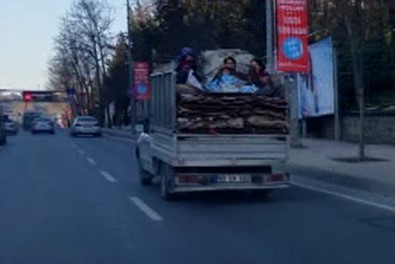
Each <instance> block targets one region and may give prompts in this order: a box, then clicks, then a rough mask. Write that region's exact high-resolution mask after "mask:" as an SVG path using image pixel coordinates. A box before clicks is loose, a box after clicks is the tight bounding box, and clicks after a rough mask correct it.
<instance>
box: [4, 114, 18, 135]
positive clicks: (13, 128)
mask: <svg viewBox="0 0 395 264" xmlns="http://www.w3.org/2000/svg"><path fill="white" fill-rule="evenodd" d="M3 120H4V127H5V131H6V133H7V134H8V135H16V134H18V129H19V126H18V123H17V122H15V121H14V120H12V119H11V118H9V117H8V116H4V117H3Z"/></svg>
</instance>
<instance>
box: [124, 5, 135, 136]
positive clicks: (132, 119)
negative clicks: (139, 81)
mask: <svg viewBox="0 0 395 264" xmlns="http://www.w3.org/2000/svg"><path fill="white" fill-rule="evenodd" d="M126 12H127V24H128V25H127V30H128V32H127V37H128V64H129V67H128V68H129V78H128V79H129V91H132V92H131V114H130V122H131V125H132V134H135V129H134V127H135V123H136V98H135V96H134V89H133V54H132V48H133V40H132V17H131V16H132V14H131V12H130V1H129V0H126Z"/></svg>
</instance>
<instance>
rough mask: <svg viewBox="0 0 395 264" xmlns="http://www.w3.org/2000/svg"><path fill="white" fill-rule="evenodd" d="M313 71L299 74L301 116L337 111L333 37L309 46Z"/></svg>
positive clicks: (313, 115)
mask: <svg viewBox="0 0 395 264" xmlns="http://www.w3.org/2000/svg"><path fill="white" fill-rule="evenodd" d="M309 49H310V63H311V73H310V74H303V75H299V76H298V89H299V106H300V117H302V118H308V117H317V116H323V115H331V114H334V113H335V92H334V91H335V90H334V89H335V80H334V63H333V47H332V38H330V37H329V38H326V39H324V40H321V41H319V42H317V43H314V44H312V45H310V46H309Z"/></svg>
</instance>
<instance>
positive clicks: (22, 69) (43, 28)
mask: <svg viewBox="0 0 395 264" xmlns="http://www.w3.org/2000/svg"><path fill="white" fill-rule="evenodd" d="M72 3H73V0H0V88H3V89H4V88H7V89H32V90H36V89H45V85H46V83H47V62H48V60H49V59H50V58H51V56H52V55H53V54H54V49H53V47H54V38H55V37H56V36H57V34H58V32H59V25H60V19H61V17H62V16H63V15H65V14H66V12H67V10H68V9H69V7H70V6H71V4H72ZM107 3H109V4H110V5H111V7H112V8H113V17H114V19H115V21H114V23H113V26H112V32H113V33H118V32H121V31H123V32H125V31H126V25H127V23H126V0H108V1H107Z"/></svg>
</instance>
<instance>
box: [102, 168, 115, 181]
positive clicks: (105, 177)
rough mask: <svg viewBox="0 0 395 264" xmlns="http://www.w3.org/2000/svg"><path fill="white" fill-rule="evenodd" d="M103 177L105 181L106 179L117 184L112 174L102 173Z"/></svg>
mask: <svg viewBox="0 0 395 264" xmlns="http://www.w3.org/2000/svg"><path fill="white" fill-rule="evenodd" d="M100 173H101V175H103V177H104V179H106V180H107V181H109V182H117V179H115V178H114V177H113V176H112V175H111V174H110V173H108V172H106V171H101V172H100Z"/></svg>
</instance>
